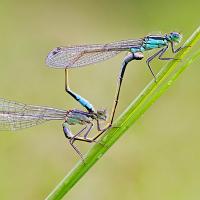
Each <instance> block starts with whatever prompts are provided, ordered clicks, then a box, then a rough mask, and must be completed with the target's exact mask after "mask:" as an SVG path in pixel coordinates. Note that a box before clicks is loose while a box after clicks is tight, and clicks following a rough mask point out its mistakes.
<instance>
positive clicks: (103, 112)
mask: <svg viewBox="0 0 200 200" xmlns="http://www.w3.org/2000/svg"><path fill="white" fill-rule="evenodd" d="M96 114H97V118H98V119H100V120H103V121H106V120H107V118H108V113H107V110H106V109H102V110H97V113H96Z"/></svg>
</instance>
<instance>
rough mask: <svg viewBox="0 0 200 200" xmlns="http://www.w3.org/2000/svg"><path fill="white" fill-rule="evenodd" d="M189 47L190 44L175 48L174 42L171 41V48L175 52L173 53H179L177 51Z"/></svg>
mask: <svg viewBox="0 0 200 200" xmlns="http://www.w3.org/2000/svg"><path fill="white" fill-rule="evenodd" d="M188 47H190V46H184V47H179V48H177V49H175V47H174V42H171V49H172V52H173V53H177V52H179V51H180V50H182V49H184V48H188Z"/></svg>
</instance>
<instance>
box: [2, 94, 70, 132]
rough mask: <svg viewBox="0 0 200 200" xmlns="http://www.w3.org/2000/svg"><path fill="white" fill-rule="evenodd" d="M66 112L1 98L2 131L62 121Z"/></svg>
mask: <svg viewBox="0 0 200 200" xmlns="http://www.w3.org/2000/svg"><path fill="white" fill-rule="evenodd" d="M65 116H66V111H64V110H60V109H55V108H50V107H45V106H44V107H43V106H33V105H27V104H23V103H17V102H14V101H9V100H6V99H3V98H0V130H12V131H14V130H17V129H23V128H28V127H31V126H35V125H38V124H41V123H43V122H45V121H48V120H62V119H64V117H65Z"/></svg>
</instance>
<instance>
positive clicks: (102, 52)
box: [46, 39, 143, 68]
mask: <svg viewBox="0 0 200 200" xmlns="http://www.w3.org/2000/svg"><path fill="white" fill-rule="evenodd" d="M142 43H143V39H138V40H122V41H119V42H113V43H109V44H92V45H79V46H71V47H57V48H55V49H53V50H52V51H50V52H49V54H48V56H47V58H46V64H47V65H48V66H49V67H54V68H71V67H80V66H85V65H89V64H93V63H97V62H100V61H103V60H107V59H109V58H111V57H113V56H115V55H117V54H118V53H120V52H121V51H129V50H130V48H132V47H139V46H141V45H142Z"/></svg>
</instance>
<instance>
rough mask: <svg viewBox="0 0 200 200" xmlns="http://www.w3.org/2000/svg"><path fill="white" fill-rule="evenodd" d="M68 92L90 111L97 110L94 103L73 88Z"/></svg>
mask: <svg viewBox="0 0 200 200" xmlns="http://www.w3.org/2000/svg"><path fill="white" fill-rule="evenodd" d="M67 92H68V93H69V94H70V95H71V96H72V97H73V98H74V99H76V101H78V102H79V103H80V104H81V105H82V106H83V107H85V108H86V109H87V110H88V111H89V112H95V109H94V107H93V105H92V104H91V103H90V102H89V101H88V100H86V99H84V98H83V97H82V96H80V95H78V94H76V93H75V92H72V91H71V90H68V91H67Z"/></svg>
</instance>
